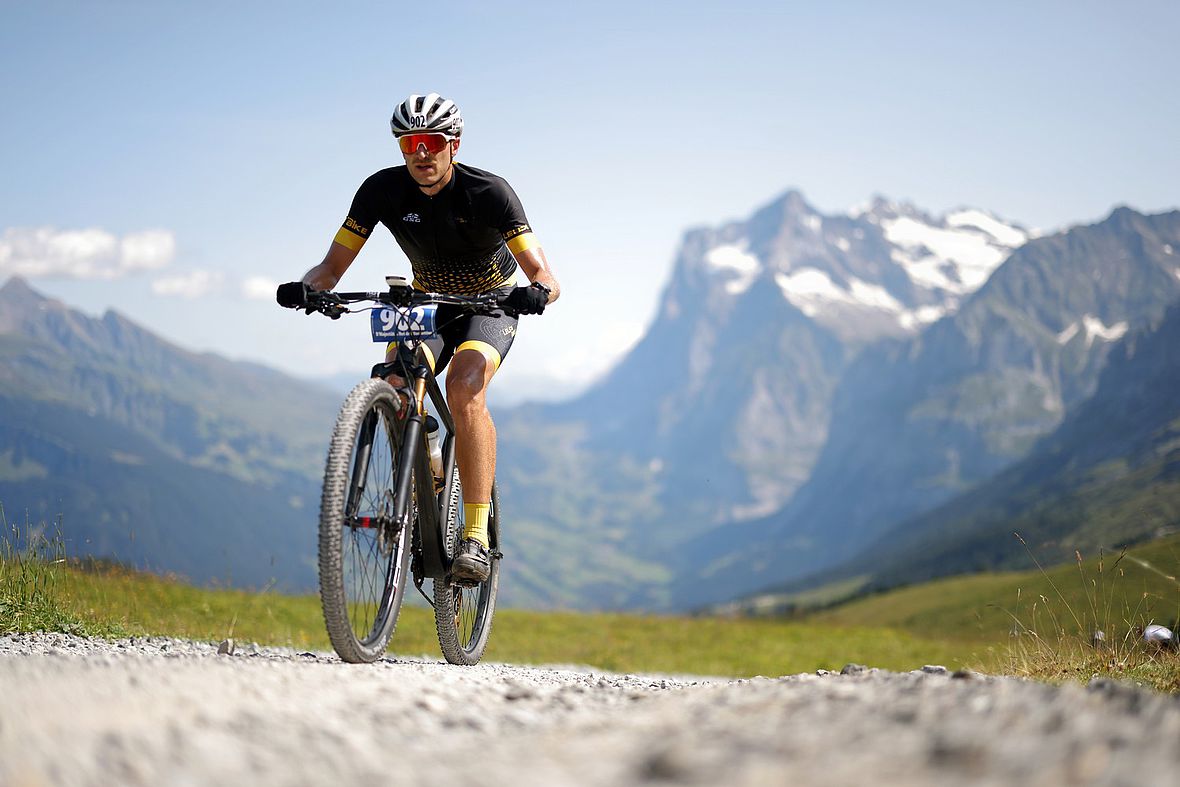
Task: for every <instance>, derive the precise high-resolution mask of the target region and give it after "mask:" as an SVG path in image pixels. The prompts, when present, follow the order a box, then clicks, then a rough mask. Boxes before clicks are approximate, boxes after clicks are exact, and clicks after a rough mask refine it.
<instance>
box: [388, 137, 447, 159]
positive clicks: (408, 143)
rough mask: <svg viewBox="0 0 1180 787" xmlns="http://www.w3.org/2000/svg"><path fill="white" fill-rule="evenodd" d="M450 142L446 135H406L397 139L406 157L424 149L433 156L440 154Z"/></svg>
mask: <svg viewBox="0 0 1180 787" xmlns="http://www.w3.org/2000/svg"><path fill="white" fill-rule="evenodd" d="M450 141H451V140H450V138H449V137H447V135H446V134H406V135H405V136H404V137H398V138H397V144H398V146H399V147H400V148H401V149H402V153H405V154H406V155H407V156H408V155H410V154H412V153H417V152H418V148H426V152H427V153H429V154H430V155H432V156H433V155H435V154H437V153H439V152H441V151H442V149H443V148H445V147H446V146H447V143H448V142H450Z"/></svg>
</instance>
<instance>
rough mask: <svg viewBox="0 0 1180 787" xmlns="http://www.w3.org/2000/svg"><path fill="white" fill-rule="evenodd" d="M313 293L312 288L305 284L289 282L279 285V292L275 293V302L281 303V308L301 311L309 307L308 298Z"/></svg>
mask: <svg viewBox="0 0 1180 787" xmlns="http://www.w3.org/2000/svg"><path fill="white" fill-rule="evenodd" d="M311 291H312V290H311V287H309V286H308V285H307V284H306V283H305V282H301V281H289V282H287V283H286V284H280V285H279V288H278V290H276V291H275V300H276V301H278V302H279V306H283V307H285V308H288V309H301V308H303V307H305V306H307V296H308V294H310V293H311Z"/></svg>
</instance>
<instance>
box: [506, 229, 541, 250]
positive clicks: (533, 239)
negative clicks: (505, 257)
mask: <svg viewBox="0 0 1180 787" xmlns="http://www.w3.org/2000/svg"><path fill="white" fill-rule="evenodd" d="M540 245H541V242H540V241H539V240H537V236H536V235H534V234H533V233H531V232H526V233H524V234H523V235H517V236H516V237H515V238H513V239H512V240H510V241H508V251H510V252H512V253H513V254H520V253H521V252H524V251H528V250H529V249H535V248H537V247H538V246H540Z"/></svg>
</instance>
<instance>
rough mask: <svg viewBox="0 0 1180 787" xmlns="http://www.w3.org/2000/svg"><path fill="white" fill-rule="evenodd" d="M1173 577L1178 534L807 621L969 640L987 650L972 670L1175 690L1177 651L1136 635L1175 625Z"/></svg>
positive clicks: (941, 584)
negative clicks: (1094, 641) (1100, 637)
mask: <svg viewBox="0 0 1180 787" xmlns="http://www.w3.org/2000/svg"><path fill="white" fill-rule="evenodd" d="M1033 561H1034V559H1033V558H1031V557H1030V563H1031V562H1033ZM1178 573H1180V536H1169V537H1166V538H1161V539H1157V540H1154V541H1151V542H1148V543H1145V544H1142V545H1140V546H1137V547H1134V548H1132V549H1128V550H1126V552H1125V553H1112V554H1105V555H1096V556H1092V557H1090V558H1089V559H1082V556H1080V555H1079V556H1078V560H1077V561H1076V562H1075V563H1073V564H1066V565H1059V566H1052V567H1049V568H1046V569H1043V570H1042V569H1040V568H1037V569H1033V570H1030V571H1021V572H996V573H984V574H974V575H969V576H958V577H951V578H948V579H942V580H936V581H933V582H927V583H923V584H920V585H914V586H911V587H905V588H899V589H896V590H892V591H889V592H886V593H881V594H877V595H873V596H868V597H865V598H861V599H857V600H854V601H851V602H848V603H845V604H842V605H840V606H837V607H835V608H833V609H830V610H825V611H822V612H817V613H814V614H813V615H811V616H809V618H808V619H809V620H810V621H812V622H817V623H818V622H825V623H829V624H831V625H837V626H851V625H861V626H864V625H879V626H886V627H889V628H895V629H898V630H900V631H904V632H907V633H910V634H914V635H915V636H924V637H932V638H937V639H940V640H946V641H953V642H958V643H962V644H963V645H966V644H968V643H975V644H976V645H977V646H979V648H981V649H982V650H981V653H986V655H985V656H984V657H982V658H981V659H980V660H979V662H978V664H977V665H975V666H977V668H979V669H983V670H985V671H989V672H1001V673H1006V674H1015V675H1025V676H1029V677H1035V678H1040V679H1047V680H1055V681H1060V680H1083V681H1084V680H1088V679H1089V678H1091V677H1093V676H1096V675H1098V676H1109V677H1116V678H1123V679H1128V680H1133V681H1140V682H1143V683H1145V684H1147V685H1150V686H1153V687H1155V688H1157V689H1160V690H1163V691H1170V692H1180V655H1178V654H1176V653H1174V652H1166V651H1159V650H1155V649H1152V648H1147V647H1143V646H1141V645H1140V643H1139V635H1138V633H1137V631H1136V629H1137V627H1142V626H1146V625H1147V624H1149V623H1160V624H1162V625H1166V626H1169V627H1171V628H1172V629H1173V630H1175V629H1176V621H1177V619H1178V618H1180V582H1178V581H1177V578H1176V577H1177V575H1178ZM1096 630H1101V631H1102V632H1103V633H1104V634H1105V637H1106V639H1105V645H1104V646H1103V647H1101V648H1097V649H1096V648H1094V647H1092V646H1091V635H1092V634H1093V633H1094V632H1095V631H1096Z"/></svg>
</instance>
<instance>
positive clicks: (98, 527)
mask: <svg viewBox="0 0 1180 787" xmlns="http://www.w3.org/2000/svg"><path fill="white" fill-rule="evenodd" d="M338 404H339V397H338V396H336V395H335V394H333V393H331V392H330V391H328V390H326V389H320V388H319V387H317V386H310V385H308V384H306V383H304V382H301V381H298V380H295V379H293V378H290V377H288V376H287V375H284V374H281V373H279V372H277V371H274V370H272V369H268V368H266V367H263V366H260V365H257V364H250V363H240V362H231V361H227V360H225V359H223V358H220V357H218V356H216V355H212V354H207V353H206V354H199V353H193V352H189V351H187V350H184V349H182V348H180V347H178V346H176V345H173V344H171V343H169V342H166V341H164V340H162V339H160V338H159V337H157V336H155V335H154V334H152V333H151V332H149V331H147V330H146V329H144V328H142V327H140V326H138V325H136V324H135V323H134V322H132V321H131V320H129V319H128V318H126V317H125V316H123V315H120V314H119V313H117V312H114V311H108V312H107V313H106V314H104V315H103V316H102V317H99V318H94V317H89V316H87V315H85V314H82V313H81V312H78V311H76V310H74V309H71V308H69V307H68V306H66V305H65V304H63V303H61V302H59V301H55V300H52V299H49V298H46V297H45V296H43V295H41V294H40V293H38V292H36V291H35V290H33V289H32V288H31V287H30V286H29V285H28V284H27V283H26V282H24V281H23V280H22V279H19V278H13V279H10V280H9V281H8V282H7V283H6V284H5V285H4V286H3V287H0V504H2V505H3V506H4V510H5V517H6V519H7V520H8V522H9V523H10V524H12V523H16V522H21V523H23V521H24V519H25V517H26V516H27V517H28V519H29V521H30V522H32V523H42V522H44V523H48V524H50V525H51V526H55V527H58V528H60V531H61V533H60V535H61V536H62V538H63V539H64V540H65V542H66V546H67V548H68V550H69V551H70V552H71V553H72V554H81V553H87V554H93V555H98V556H103V557H109V558H114V559H118V560H121V561H123V562H126V563H128V564H131V565H135V566H139V567H141V568H146V569H153V570H159V571H169V572H176V573H179V574H182V575H184V576H186V577H188V578H190V579H192V580H194V581H198V582H211V581H220V582H227V583H228V582H232V583H236V584H241V585H254V586H261V585H264V584H268V583H270V582H272V581H277V583H278V585H279V586H280V587H283V588H288V589H306V588H308V587H311V586H312V585H313V583H314V581H315V575H314V543H315V541H314V527H315V517H316V507H317V506H318V500H319V484H318V478H317V477H318V476H319V474H320V473H321V472H322V466H321V464H320V463H321V462H322V457H323V454H324V446H323V442H324V439H325V438H324V435H325V434H327V432H328V430H329V429H330V428H331V421H332V418H333V414H334V410H335V408H336V407H337V406H338ZM55 523H56V524H55Z"/></svg>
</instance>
